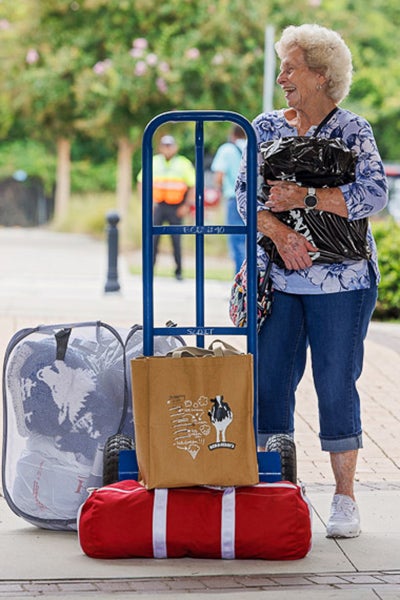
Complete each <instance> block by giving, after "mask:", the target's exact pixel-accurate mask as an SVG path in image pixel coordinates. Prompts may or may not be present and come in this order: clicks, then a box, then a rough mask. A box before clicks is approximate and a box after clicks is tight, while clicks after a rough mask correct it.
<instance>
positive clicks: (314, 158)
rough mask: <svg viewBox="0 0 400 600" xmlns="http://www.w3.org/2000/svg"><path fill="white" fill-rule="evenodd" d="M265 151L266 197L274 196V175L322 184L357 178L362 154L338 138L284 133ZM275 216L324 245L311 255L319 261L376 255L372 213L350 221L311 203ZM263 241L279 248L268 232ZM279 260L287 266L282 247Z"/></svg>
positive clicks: (269, 250) (263, 146) (263, 195)
mask: <svg viewBox="0 0 400 600" xmlns="http://www.w3.org/2000/svg"><path fill="white" fill-rule="evenodd" d="M260 151H261V154H262V156H263V159H264V162H263V164H262V165H261V169H260V171H261V175H262V176H263V179H264V185H263V186H262V189H261V190H260V194H259V199H261V200H262V201H266V200H267V199H268V193H269V186H268V184H267V180H268V179H270V180H284V181H293V182H296V183H298V184H299V185H302V186H312V187H317V188H321V187H337V186H339V185H344V184H346V183H351V182H352V181H354V178H355V166H356V162H357V157H356V155H355V153H354V152H353V151H352V150H350V149H349V148H347V146H346V145H345V144H344V143H343V141H342V140H340V139H338V138H333V139H325V138H316V137H303V136H297V137H290V138H281V139H279V140H275V141H273V142H264V143H263V144H261V146H260ZM274 216H275V217H277V219H279V220H280V221H282V222H283V223H285V224H286V225H288V226H289V227H291V228H292V229H294V230H295V231H297V232H298V233H301V234H302V235H304V236H305V237H306V238H307V239H308V240H309V241H310V242H311V243H312V244H313V245H314V246H316V247H317V248H318V250H319V251H318V252H316V253H314V254H312V255H311V257H312V260H313V262H316V263H324V264H327V263H328V264H331V263H342V262H343V261H344V260H361V259H369V258H370V257H371V249H370V247H369V245H368V242H367V231H368V219H367V218H364V219H357V220H355V221H349V220H348V219H346V218H345V217H340V216H339V215H336V214H334V213H329V212H326V211H321V210H315V209H305V208H304V209H303V208H296V209H293V210H289V211H284V212H280V213H274ZM259 244H260V246H262V247H263V248H264V249H265V251H266V252H267V254H268V255H269V256H272V251H273V249H276V248H275V245H274V243H273V242H272V240H271V239H270V238H268V237H266V236H264V237H262V238H261V240H260V241H259ZM273 260H274V262H275V263H276V264H277V265H278V266H280V267H284V262H283V260H282V258H281V257H280V255H279V253H278V252H277V251H276V252H275V256H274V259H273Z"/></svg>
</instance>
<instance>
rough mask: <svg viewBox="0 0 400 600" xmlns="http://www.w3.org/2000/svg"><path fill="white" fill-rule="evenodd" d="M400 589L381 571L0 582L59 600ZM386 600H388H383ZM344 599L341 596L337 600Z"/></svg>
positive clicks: (1, 590)
mask: <svg viewBox="0 0 400 600" xmlns="http://www.w3.org/2000/svg"><path fill="white" fill-rule="evenodd" d="M399 585H400V570H398V571H388V572H386V571H379V572H363V573H354V574H351V575H349V574H346V573H340V572H339V573H329V574H320V575H319V574H315V573H309V574H304V575H298V574H290V573H288V574H285V575H269V576H261V575H255V576H254V575H252V576H237V575H233V576H226V575H222V576H218V575H214V576H210V575H206V576H190V577H162V578H156V577H151V578H135V579H106V580H104V579H97V580H92V581H87V580H73V581H71V580H68V579H65V580H58V581H51V582H49V581H40V580H36V581H32V582H21V583H17V582H15V581H2V582H0V598H7V599H8V598H9V599H10V600H11V599H12V598H14V599H15V598H32V597H43V596H45V597H46V598H49V597H51V598H53V597H54V598H60V597H65V598H67V597H70V596H74V597H79V598H99V594H100V595H102V594H107V595H112V596H113V597H115V596H116V595H118V597H120V595H121V596H123V597H128V595H129V596H131V595H132V594H138V595H139V594H140V595H143V594H146V595H157V596H163V595H169V594H173V595H174V596H180V595H182V594H185V595H187V594H190V597H191V598H193V600H195V596H193V594H196V595H197V594H198V593H202V592H203V593H207V594H215V593H217V592H223V593H224V594H227V593H229V594H240V596H239V597H242V594H244V593H247V592H252V593H254V592H264V593H265V596H267V592H271V591H273V592H278V591H279V592H281V593H282V598H284V597H285V598H287V597H288V593H289V592H290V591H293V589H294V588H295V589H296V593H300V594H301V593H304V594H308V593H310V592H311V591H312V592H317V593H319V594H320V595H321V597H323V596H325V594H326V593H329V597H330V598H332V597H333V596H332V595H331V593H332V592H338V591H347V592H348V591H351V592H353V593H354V594H357V595H354V598H359V600H363V593H364V592H366V591H367V590H368V591H372V592H373V593H374V597H375V598H381V597H382V598H384V597H385V596H386V594H387V593H388V592H393V593H396V594H398V596H397V597H400V592H399ZM381 594H383V596H382V595H381ZM338 597H339V596H338Z"/></svg>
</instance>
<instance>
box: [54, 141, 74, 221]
mask: <svg viewBox="0 0 400 600" xmlns="http://www.w3.org/2000/svg"><path fill="white" fill-rule="evenodd" d="M70 192H71V142H70V140H68V139H66V138H59V139H58V140H57V178H56V194H55V207H54V217H55V221H56V222H57V223H59V222H61V221H62V220H63V219H64V218H65V216H66V215H67V212H68V203H69V197H70Z"/></svg>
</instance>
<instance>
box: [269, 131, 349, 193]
mask: <svg viewBox="0 0 400 600" xmlns="http://www.w3.org/2000/svg"><path fill="white" fill-rule="evenodd" d="M260 151H261V154H262V157H263V159H264V163H263V165H262V172H261V174H262V175H263V177H264V181H265V182H266V181H267V179H281V180H286V181H295V182H296V183H299V184H300V185H304V186H314V187H336V186H338V185H344V184H345V183H350V182H351V181H354V177H355V168H356V162H357V157H356V155H355V153H354V152H353V151H352V150H350V149H349V148H348V147H347V146H346V144H345V143H344V142H343V141H342V140H341V139H339V138H332V139H326V138H316V137H303V136H294V137H287V138H281V139H279V140H275V141H273V142H264V143H263V144H261V146H260Z"/></svg>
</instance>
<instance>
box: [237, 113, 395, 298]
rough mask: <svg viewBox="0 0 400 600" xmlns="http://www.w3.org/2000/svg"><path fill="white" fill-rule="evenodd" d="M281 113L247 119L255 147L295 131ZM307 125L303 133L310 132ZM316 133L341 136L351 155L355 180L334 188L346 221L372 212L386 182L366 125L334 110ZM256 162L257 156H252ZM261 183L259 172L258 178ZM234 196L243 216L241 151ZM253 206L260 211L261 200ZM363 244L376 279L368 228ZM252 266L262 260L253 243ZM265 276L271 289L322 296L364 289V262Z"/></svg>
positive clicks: (366, 284) (366, 276)
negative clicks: (366, 245) (338, 192)
mask: <svg viewBox="0 0 400 600" xmlns="http://www.w3.org/2000/svg"><path fill="white" fill-rule="evenodd" d="M284 113H285V111H284V110H283V109H282V110H275V111H272V112H270V113H263V114H261V115H259V116H258V117H256V118H255V119H254V121H253V128H254V130H255V133H256V137H257V144H258V148H259V147H260V144H261V143H262V142H267V141H271V140H275V139H278V138H282V137H288V136H293V135H297V130H296V129H295V128H294V127H292V126H290V125H289V124H288V122H287V121H286V119H285V114H284ZM314 130H315V127H314V126H313V127H311V128H310V129H309V131H308V132H307V134H306V135H310V136H311V135H313V133H314ZM318 135H319V137H325V138H341V139H342V140H343V141H344V142H345V144H346V145H347V146H348V147H349V148H350V149H351V150H354V152H355V153H356V154H357V166H356V178H355V181H354V182H352V183H349V184H346V185H343V186H340V189H341V191H342V193H343V196H344V199H345V202H346V205H347V209H348V214H349V217H348V218H349V220H355V219H361V218H364V217H369V216H371V215H374V214H376V213H378V212H379V211H380V210H382V208H384V207H385V205H386V203H387V181H386V177H385V172H384V168H383V164H382V160H381V157H380V155H379V151H378V148H377V145H376V142H375V138H374V134H373V132H372V128H371V126H370V124H369V123H368V122H367V121H366V120H365V119H363V118H362V117H360V116H358V115H356V114H354V113H352V112H350V111H348V110H344V109H341V108H339V110H337V111H336V113H335V114H334V115H333V117H332V118H331V119H330V120H329V121H328V123H326V124H325V125H324V126H323V127H322V129H321V130H320V132H319V134H318ZM258 157H259V158H258V160H259V165H261V163H262V157H261V154H260V152H259V154H258ZM260 184H261V176H260ZM236 197H237V201H238V207H239V212H240V213H241V215H242V217H243V218H245V217H246V204H247V197H246V153H244V154H243V159H242V163H241V166H240V172H239V176H238V179H237V181H236ZM258 210H266V209H265V206H264V205H263V204H262V202H259V203H258ZM368 243H369V245H370V248H371V249H372V257H371V260H370V262H371V266H372V268H373V270H374V273H375V276H376V280H377V282H379V270H378V261H377V252H376V245H375V241H374V239H373V236H372V232H371V228H370V227H369V228H368ZM257 253H258V259H257V260H258V265H259V268H260V269H262V270H265V268H266V264H267V261H268V258H267V255H266V253H265V251H264V250H263V249H262V248H261V247H258V249H257ZM271 278H272V281H273V284H274V288H275V289H277V290H279V291H282V292H287V293H291V294H325V293H335V292H342V291H351V290H360V289H366V288H369V287H370V276H369V270H368V261H367V260H361V261H345V262H343V263H341V264H329V265H328V264H327V265H324V264H314V265H312V266H311V267H309V268H307V269H302V270H299V271H293V270H288V269H284V268H282V269H281V268H279V267H278V266H277V265H275V264H274V265H273V266H272V269H271Z"/></svg>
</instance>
